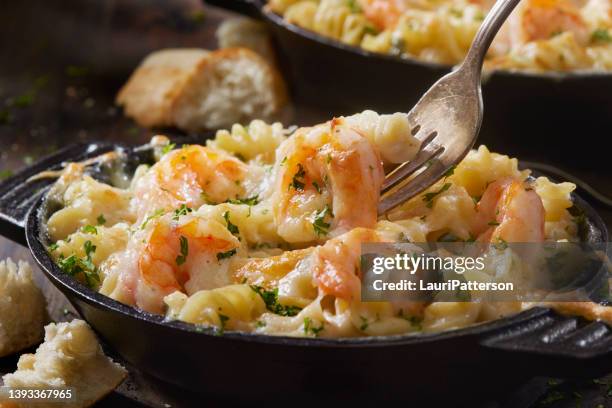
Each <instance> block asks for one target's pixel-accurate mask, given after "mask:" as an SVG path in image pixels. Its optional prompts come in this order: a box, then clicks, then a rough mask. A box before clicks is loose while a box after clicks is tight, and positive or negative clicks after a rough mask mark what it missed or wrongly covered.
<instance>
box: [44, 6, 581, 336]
mask: <svg viewBox="0 0 612 408" xmlns="http://www.w3.org/2000/svg"><path fill="white" fill-rule="evenodd" d="M322 3H323V2H322ZM322 3H321V4H322ZM300 4H301V3H300V2H292V3H291V4H288V5H287V7H288V9H291V8H292V7H298V6H300ZM311 4H313V5H319V4H320V3H316V2H311ZM309 7H310V6H309ZM325 7H327V8H332V9H334V10H336V11H335V12H334V13H331V14H330V16H329V20H326V21H327V23H326V24H328V27H327V28H328V29H330V30H332V31H333V30H336V29H337V28H338V27H339V25H338V24H339V20H340V19H341V20H342V21H343V24H344V23H346V21H348V19H349V18H352V17H351V16H355V15H357V12H355V11H354V10H353V9H351V7H350V6H349V5H348V4H347V3H344V2H339V1H329V2H325ZM325 10H327V9H325ZM454 18H456V19H460V18H465V16H455V17H454ZM160 140H161V141H162V142H163V141H164V140H165V139H163V138H162V137H157V139H156V141H158V142H159V141H160ZM419 148H420V146H419V142H418V140H416V139H415V138H414V136H413V135H412V133H411V126H410V123H409V121H408V117H407V115H406V114H402V113H395V114H391V115H380V114H378V113H376V112H373V111H365V112H361V113H358V114H355V115H351V116H346V117H338V118H335V119H333V120H331V121H329V122H326V123H323V124H319V125H316V126H313V127H309V128H301V129H297V130H290V129H284V128H283V126H282V125H280V124H273V125H269V124H266V123H264V122H261V121H253V122H251V124H250V125H249V126H241V125H235V126H233V127H232V129H231V130H229V131H228V130H226V131H219V132H218V133H217V135H216V137H215V139H213V140H211V141H209V142H208V143H207V146H206V147H204V146H199V145H187V146H182V147H176V146H173V145H171V144H169V143H168V144H164V143H161V144H159V143H157V144H156V148H155V149H156V154H157V157H156V160H157V161H156V163H155V164H153V165H152V166H139V167H138V168H137V169H136V171H135V173H134V174H133V175H132V176H133V177H132V180H131V183H127V182H126V183H123V184H125V186H124V187H123V188H118V187H112V186H110V185H107V184H105V183H102V182H100V181H95V180H93V179H92V178H89V177H87V176H85V175H84V173H83V167H82V166H81V167H79V166H74V165H69V166H68V168H67V169H66V170H65V172H64V173H63V174H62V176H61V178H60V180H59V181H58V182H57V183H56V185H55V186H54V195H55V199H56V201H57V202H58V203H61V204H62V205H63V208H60V209H59V210H57V211H56V212H55V213H54V214H53V215H52V216H51V218H50V221H49V223H50V225H49V227H50V228H51V227H52V228H54V229H53V232H52V234H51V237H52V239H53V241H54V242H53V245H51V246H50V247H49V248H48V249H49V251H50V253H51V254H52V255H53V257H54V259H55V260H56V262H57V264H58V265H59V266H60V268H62V269H63V270H64V272H66V273H67V274H70V275H72V276H74V277H75V278H76V279H79V280H81V281H82V282H83V283H85V284H88V285H89V286H90V287H91V288H92V289H96V290H98V291H99V292H100V293H102V294H104V295H106V296H109V297H111V298H113V299H116V300H118V301H120V302H123V303H125V304H128V305H132V306H135V307H138V308H139V309H142V310H145V311H148V312H151V313H157V314H165V315H166V316H167V318H168V319H174V320H181V321H185V322H188V323H193V324H197V325H202V326H207V327H215V328H216V329H217V330H218V331H219V332H223V331H225V330H240V331H246V332H256V333H260V334H267V335H288V336H301V337H358V336H389V335H400V334H417V333H423V332H436V331H442V330H451V329H455V328H460V327H465V326H469V325H471V324H474V323H478V322H482V321H487V320H490V319H495V318H498V317H500V316H503V315H507V314H510V313H515V312H517V311H519V310H521V309H522V308H523V307H528V306H526V305H525V304H523V303H521V302H517V303H512V304H510V303H509V304H507V305H505V306H502V305H492V304H489V303H487V298H486V297H482V298H476V300H477V301H476V302H443V301H441V298H434V299H427V300H423V301H403V300H402V301H400V300H393V301H387V302H366V301H365V299H367V297H363V296H362V295H363V294H362V283H363V281H364V280H365V279H366V278H367V279H370V277H369V276H368V275H365V277H364V276H362V273H364V272H363V271H362V261H363V258H362V253H361V251H362V250H363V249H362V244H366V243H381V244H383V243H387V244H393V243H403V244H406V245H408V244H410V243H412V244H413V245H414V246H415V248H416V244H417V243H426V242H454V241H463V242H467V241H470V242H471V241H475V240H479V241H480V242H495V241H494V237H498V238H501V239H502V240H503V239H504V237H508V236H507V235H503V234H504V233H507V234H509V233H514V232H516V234H515V235H511V236H512V237H520V238H523V237H527V240H525V241H520V240H519V239H514V240H509V241H510V242H542V241H556V240H568V241H577V240H578V237H577V232H578V226H579V225H578V223H579V222H580V220H579V219H577V218H575V217H573V216H572V214H570V211H569V210H570V208H571V207H572V205H573V203H572V200H571V193H572V191H573V189H574V188H575V186H574V185H573V184H571V183H554V182H552V181H550V180H549V179H547V178H545V177H539V178H537V179H535V180H534V179H532V178H529V174H530V173H529V171H528V170H519V168H518V161H517V160H516V159H514V158H510V157H508V156H505V155H501V154H497V153H493V152H490V151H489V150H488V149H487V148H486V147H484V146H480V147H479V148H478V149H477V150H472V151H470V152H469V153H468V154H467V156H466V157H465V158H464V159H463V160H462V161H461V162H460V163H459V164H458V165H457V166H456V167H455V168H452V169H450V170H449V171H448V172H447V173H446V174H445V175H444V177H443V178H442V179H441V180H439V181H438V182H437V183H435V184H434V185H432V186H431V187H430V188H428V189H427V190H426V191H424V192H423V193H422V194H420V195H419V196H416V197H414V198H412V199H411V200H409V201H407V202H406V203H404V204H402V205H400V206H398V207H397V208H396V209H394V210H393V211H390V212H389V213H387V214H386V215H385V216H384V217H380V216H378V215H377V204H378V202H379V197H380V196H379V194H380V184H381V183H382V180H383V176H384V172H383V170H384V167H383V166H391V165H393V164H394V163H399V162H403V161H409V160H412V159H413V158H414V157H415V155H416V154H417V152H418V150H419ZM357 180H360V181H359V182H357ZM502 194H503V195H504V197H505V198H504V200H501V199H500V198H499V197H501V195H502ZM496 195H497V196H498V198H497V199H495V200H496V201H492V198H491V197H495V196H496ZM213 197H214V200H213ZM517 197H518V198H520V199H521V200H527V202H528V204H529V205H523V204H524V202H525V201H517V202H519V203H520V204H521V205H520V207H521V208H527V209H528V211H524V212H521V213H519V214H515V213H512V214H510V212H511V211H513V208H512V206H510V205H509V204H508V203H510V202H512V200H515V199H516V200H518V198H517ZM532 207H533V208H532ZM138 209H146V211H140V210H138ZM500 212H501V213H503V214H502V215H500V214H499V213H500ZM504 214H510V216H508V217H505V216H504ZM100 215H103V217H100ZM498 215H499V216H498ZM517 217H519V218H520V217H523V218H524V219H523V218H520V219H519V221H516V219H517ZM508 220H510V221H508ZM513 220H514V221H513ZM92 223H93V224H92ZM501 223H509V224H506V228H505V229H502V228H501V227H499V225H500V224H501ZM532 224H533V225H535V226H536V228H525V226H530V225H532ZM540 226H541V228H539V227H540ZM508 231H510V232H508ZM494 234H497V235H494ZM491 251H492V250H491ZM487 256H488V258H487V262H486V265H485V266H486V268H485V271H480V272H473V271H471V272H466V274H468V275H469V276H468V277H469V278H470V279H472V280H474V281H477V282H494V281H495V280H496V279H498V278H499V277H500V276H503V277H505V278H508V279H510V280H511V281H517V282H519V281H520V279H521V278H522V277H523V276H527V275H529V274H533V273H534V271H533V270H532V269H530V268H513V267H512V265H513V264H514V263H517V262H519V261H517V259H518V258H516V256H515V255H508V256H506V255H504V256H501V255H497V254H496V253H495V252H490V253H489V252H487ZM512 256H515V257H514V258H513V257H512ZM466 276H467V275H466ZM366 283H368V282H366Z"/></svg>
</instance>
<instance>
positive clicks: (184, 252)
mask: <svg viewBox="0 0 612 408" xmlns="http://www.w3.org/2000/svg"><path fill="white" fill-rule="evenodd" d="M179 244H180V246H181V254H180V255H178V256H177V257H176V264H177V265H178V266H181V265H182V264H184V263H185V262H186V261H187V256H188V255H189V241H188V240H187V238H185V237H184V236H182V235H181V236H180V237H179Z"/></svg>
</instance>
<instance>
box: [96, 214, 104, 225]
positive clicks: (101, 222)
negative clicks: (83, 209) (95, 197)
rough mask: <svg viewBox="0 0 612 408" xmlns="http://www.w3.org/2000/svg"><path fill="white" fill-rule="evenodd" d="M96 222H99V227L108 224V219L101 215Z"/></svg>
mask: <svg viewBox="0 0 612 408" xmlns="http://www.w3.org/2000/svg"><path fill="white" fill-rule="evenodd" d="M96 221H98V225H104V224H106V218H104V214H100V215H99V216H98V218H97V219H96Z"/></svg>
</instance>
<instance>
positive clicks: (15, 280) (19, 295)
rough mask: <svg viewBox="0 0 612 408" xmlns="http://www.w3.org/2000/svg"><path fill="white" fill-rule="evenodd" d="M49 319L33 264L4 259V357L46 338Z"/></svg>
mask: <svg viewBox="0 0 612 408" xmlns="http://www.w3.org/2000/svg"><path fill="white" fill-rule="evenodd" d="M46 322H47V312H46V310H45V298H44V296H43V294H42V292H41V291H40V289H38V287H36V285H35V284H34V281H33V280H32V268H31V267H30V264H28V263H27V262H19V265H16V264H15V263H14V262H13V261H12V260H11V259H10V258H9V259H7V260H5V261H0V357H3V356H6V355H9V354H13V353H15V352H17V351H21V350H23V349H25V348H28V347H31V346H33V345H35V344H37V343H39V342H40V341H42V338H43V333H44V331H43V326H44V325H45V323H46Z"/></svg>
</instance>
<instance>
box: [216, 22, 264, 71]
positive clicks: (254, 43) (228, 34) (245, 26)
mask: <svg viewBox="0 0 612 408" xmlns="http://www.w3.org/2000/svg"><path fill="white" fill-rule="evenodd" d="M215 35H216V37H217V42H218V43H219V48H235V47H244V48H248V49H250V50H252V51H255V52H256V53H257V54H259V55H261V56H262V57H264V58H265V60H266V61H268V62H270V63H272V64H274V63H276V57H275V53H274V48H273V47H272V39H271V37H270V33H269V31H268V28H267V27H266V25H265V24H264V23H262V22H261V21H257V20H254V19H252V18H248V17H238V18H229V19H227V20H224V21H223V23H221V25H220V26H219V28H218V29H217V31H216V33H215Z"/></svg>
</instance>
